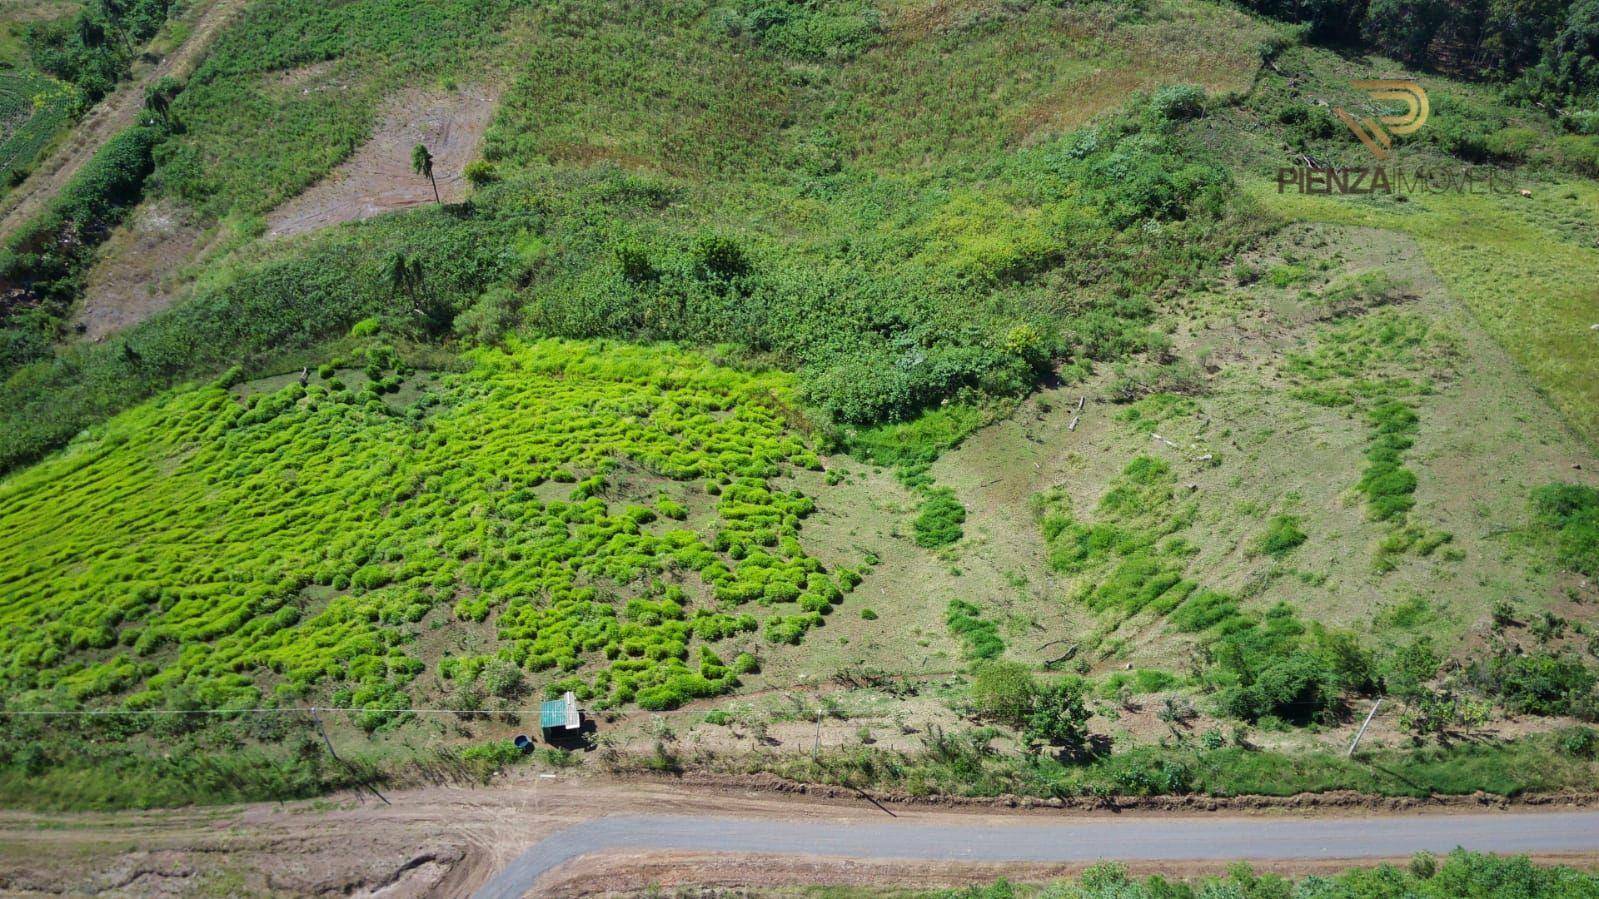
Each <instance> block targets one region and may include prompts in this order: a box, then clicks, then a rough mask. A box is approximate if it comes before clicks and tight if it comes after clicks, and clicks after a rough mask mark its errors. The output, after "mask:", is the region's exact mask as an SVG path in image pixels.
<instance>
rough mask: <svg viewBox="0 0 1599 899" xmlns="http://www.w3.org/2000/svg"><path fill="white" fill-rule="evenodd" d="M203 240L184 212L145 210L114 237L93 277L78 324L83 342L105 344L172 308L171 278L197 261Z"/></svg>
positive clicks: (163, 207) (159, 207)
mask: <svg viewBox="0 0 1599 899" xmlns="http://www.w3.org/2000/svg"><path fill="white" fill-rule="evenodd" d="M200 236H201V230H200V228H199V227H198V226H197V225H195V224H194V222H193V221H192V219H191V218H190V216H189V213H188V212H187V211H186V210H184V209H182V208H181V207H178V206H175V205H172V204H170V203H165V202H156V203H147V204H145V205H143V206H140V207H139V208H138V210H137V211H135V212H134V214H133V216H132V217H131V218H130V219H129V220H128V223H127V225H126V226H125V227H123V228H119V229H118V230H117V232H116V233H115V234H113V235H112V237H111V240H110V241H108V242H107V243H106V245H105V247H104V248H103V249H102V251H101V254H100V260H99V262H98V263H96V265H95V267H94V269H93V271H91V272H90V273H89V284H88V288H87V290H86V291H85V293H84V299H83V304H82V305H81V306H80V307H79V309H78V313H77V319H76V321H75V324H76V325H78V326H81V327H82V328H83V336H84V338H85V339H86V340H100V339H102V338H104V337H105V336H106V335H108V334H113V333H115V332H117V331H120V330H122V329H123V328H127V327H129V326H132V325H136V324H138V323H139V322H141V321H144V320H145V319H147V318H149V317H150V316H152V315H154V314H156V313H157V312H160V311H161V310H162V309H165V308H166V307H168V306H170V305H171V304H172V300H173V298H174V296H175V295H176V290H175V285H174V284H173V283H172V279H173V277H174V276H175V275H176V274H177V273H178V270H179V269H181V268H182V267H183V266H184V264H186V263H187V262H188V261H189V260H190V259H191V258H193V256H194V253H195V251H196V250H197V249H198V247H199V244H200Z"/></svg>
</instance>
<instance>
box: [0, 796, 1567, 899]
mask: <svg viewBox="0 0 1599 899" xmlns="http://www.w3.org/2000/svg"><path fill="white" fill-rule="evenodd" d="M387 795H388V798H389V799H390V800H391V801H392V805H385V804H383V803H380V802H378V801H377V800H375V799H372V798H371V797H368V798H366V800H365V801H359V800H357V799H356V798H354V797H353V796H352V795H350V794H346V795H344V796H341V797H336V798H333V799H331V800H320V801H311V802H295V803H287V804H276V803H262V804H258V805H249V806H234V807H224V808H200V809H178V810H172V811H151V812H125V813H115V814H92V813H91V814H30V813H22V812H0V892H4V893H5V894H6V895H35V894H52V893H54V894H59V893H61V892H66V893H74V894H76V893H103V892H107V891H110V892H117V893H122V894H137V895H153V894H160V895H190V894H217V893H219V892H221V893H228V894H235V895H236V894H245V893H249V894H255V893H271V892H277V893H289V894H295V895H305V894H327V893H337V894H343V895H375V894H381V895H384V896H424V895H451V896H454V895H469V894H472V892H473V891H474V890H476V891H477V895H481V896H517V895H524V894H527V893H529V892H530V891H531V892H534V893H536V894H537V895H541V896H568V895H588V894H592V893H593V892H596V891H602V892H603V891H605V890H630V889H642V888H644V887H645V886H647V885H648V884H651V883H655V884H663V885H674V884H679V885H685V884H713V885H723V886H751V887H761V886H773V885H786V884H819V885H821V884H863V885H870V884H878V885H883V884H893V885H901V886H926V887H938V886H949V885H957V884H962V883H970V882H974V881H988V880H992V879H993V878H994V877H997V876H1000V875H1004V876H1008V877H1011V878H1015V879H1024V880H1043V879H1048V878H1051V877H1058V876H1063V875H1065V874H1068V873H1070V872H1072V871H1075V870H1080V869H1081V868H1082V867H1083V866H1084V865H1085V864H1087V863H1089V862H1092V861H1095V860H1097V859H1100V858H1114V859H1121V860H1124V861H1127V862H1128V863H1129V864H1130V866H1131V867H1132V868H1133V869H1134V870H1135V871H1136V870H1145V871H1149V870H1155V869H1160V870H1166V871H1170V872H1174V873H1215V872H1219V871H1220V870H1221V869H1222V868H1223V866H1224V863H1223V861H1221V860H1224V859H1234V858H1246V859H1250V860H1252V861H1255V862H1256V863H1257V866H1258V867H1262V868H1267V869H1273V870H1281V871H1287V872H1295V873H1303V872H1307V871H1325V870H1336V869H1338V868H1341V867H1345V866H1347V865H1348V864H1350V863H1352V861H1372V860H1375V859H1403V858H1406V857H1408V856H1409V855H1411V854H1412V853H1414V852H1416V851H1419V850H1421V849H1430V850H1433V851H1439V852H1442V851H1447V850H1449V849H1452V848H1454V847H1455V846H1465V847H1468V848H1474V849H1484V850H1494V851H1499V852H1516V853H1527V854H1531V855H1535V856H1540V857H1543V858H1546V859H1552V858H1557V857H1569V856H1580V857H1581V860H1583V861H1588V860H1591V859H1592V858H1593V857H1595V856H1596V855H1599V811H1592V810H1574V809H1571V808H1569V807H1568V808H1565V809H1562V810H1560V811H1550V812H1532V811H1525V810H1518V811H1514V812H1497V813H1495V812H1479V811H1468V812H1455V813H1448V812H1437V811H1433V812H1429V813H1426V814H1420V813H1416V814H1389V815H1371V814H1363V813H1360V812H1354V813H1341V814H1339V815H1336V816H1334V815H1323V816H1315V817H1300V816H1290V815H1287V814H1283V813H1280V812H1279V813H1277V814H1262V815H1245V814H1239V813H1236V812H1233V813H1226V814H1221V813H1217V814H1211V815H1208V816H1207V815H1199V814H1193V813H1188V814H1158V813H1150V812H1127V813H1123V814H1114V813H1110V812H1062V811H1059V810H1035V811H1031V812H1028V811H994V810H960V809H952V808H943V807H927V806H901V805H895V806H892V807H890V808H889V809H888V811H889V812H892V814H893V815H894V816H895V817H892V818H891V817H889V815H888V814H887V813H885V811H884V810H882V809H879V808H877V807H875V806H873V805H871V804H869V803H864V802H861V801H859V800H848V801H842V800H834V801H819V800H817V799H814V798H811V797H807V796H795V795H788V794H779V793H772V792H768V791H764V790H749V789H739V788H732V787H729V786H721V787H692V786H686V785H681V784H677V783H638V782H627V781H620V782H619V781H614V780H610V779H606V778H594V777H585V776H568V775H564V774H563V775H561V776H559V777H549V776H544V777H540V776H538V775H534V774H528V775H522V776H518V777H516V779H515V780H513V781H511V782H509V783H505V784H503V785H499V786H495V787H492V788H482V789H476V788H456V787H433V788H425V789H416V790H405V791H395V792H392V793H389V794H387ZM907 862H914V864H907Z"/></svg>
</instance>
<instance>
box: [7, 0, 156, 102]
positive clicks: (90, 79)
mask: <svg viewBox="0 0 1599 899" xmlns="http://www.w3.org/2000/svg"><path fill="white" fill-rule="evenodd" d="M172 5H173V3H172V0H116V2H109V3H97V4H85V5H84V8H83V9H81V10H80V11H79V12H78V14H77V15H75V16H70V17H67V18H64V19H59V20H55V21H49V20H46V21H42V22H36V23H33V24H30V25H29V26H28V28H27V31H26V32H25V35H24V40H25V42H26V43H27V45H28V53H29V56H30V57H31V58H32V61H33V64H34V65H35V66H37V67H38V68H39V69H40V70H42V71H45V72H49V73H50V74H52V75H54V76H56V77H57V78H59V79H61V80H62V81H65V82H67V83H68V84H71V85H73V86H74V87H76V88H77V89H78V90H79V91H80V92H81V94H82V97H83V102H84V104H85V105H86V106H87V105H92V104H93V103H95V102H97V101H98V100H99V99H100V98H101V97H103V96H105V95H106V94H108V93H110V92H111V90H112V89H113V88H115V87H116V84H117V82H118V81H119V80H121V79H122V78H124V77H126V76H127V74H128V71H129V68H130V67H131V65H132V62H133V58H134V56H135V55H136V54H137V52H138V47H139V45H141V44H143V43H144V42H145V41H147V40H149V39H150V38H152V37H154V36H155V33H156V32H157V31H159V30H160V28H161V26H162V25H163V24H164V23H165V22H166V18H167V13H168V11H169V10H170V9H171V7H172Z"/></svg>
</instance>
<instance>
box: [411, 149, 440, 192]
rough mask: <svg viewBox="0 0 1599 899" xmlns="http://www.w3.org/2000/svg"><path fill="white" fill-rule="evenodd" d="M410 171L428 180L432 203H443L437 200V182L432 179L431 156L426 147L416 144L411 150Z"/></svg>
mask: <svg viewBox="0 0 1599 899" xmlns="http://www.w3.org/2000/svg"><path fill="white" fill-rule="evenodd" d="M411 171H413V172H416V173H417V174H418V175H421V176H422V177H424V178H426V179H428V183H430V184H432V185H433V202H435V203H441V204H442V203H443V202H444V201H443V200H441V199H439V182H438V181H437V180H435V179H434V177H433V154H432V153H429V152H428V148H427V147H424V146H422V145H421V144H417V145H416V146H415V147H413V148H412V149H411Z"/></svg>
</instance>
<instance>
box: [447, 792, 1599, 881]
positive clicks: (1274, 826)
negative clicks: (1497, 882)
mask: <svg viewBox="0 0 1599 899" xmlns="http://www.w3.org/2000/svg"><path fill="white" fill-rule="evenodd" d="M1457 846H1461V847H1464V848H1467V849H1477V850H1483V851H1493V852H1507V853H1564V852H1592V851H1599V812H1567V813H1550V814H1460V815H1427V816H1422V815H1412V816H1408V817H1371V818H1353V819H1342V818H1265V817H1261V818H1218V817H1209V818H1154V817H1139V818H1122V819H1105V818H1096V819H1093V820H1082V819H1078V820H1075V821H1059V822H1050V823H1041V822H1039V821H1038V820H1037V819H1032V820H1030V821H1025V822H1019V823H1015V824H1008V823H1006V824H993V823H988V822H981V823H979V822H974V823H972V824H960V823H953V824H936V825H934V824H914V823H903V824H895V823H888V822H884V823H882V824H858V823H843V822H840V823H817V822H785V821H770V820H761V819H737V818H689V817H681V818H674V817H668V816H658V817H657V816H650V817H636V816H634V817H621V816H618V817H611V818H601V819H599V820H597V821H592V822H589V823H587V824H582V825H579V826H577V827H573V828H570V829H568V830H563V831H561V832H559V833H556V834H553V835H552V836H550V837H549V838H547V839H545V840H544V841H543V842H541V843H539V844H537V845H535V846H533V847H532V848H531V849H529V850H527V851H526V852H524V853H522V855H521V856H520V857H518V858H517V859H516V860H515V861H513V862H511V864H510V865H508V866H507V867H506V868H505V870H504V871H501V872H500V873H499V874H498V875H497V876H496V877H495V878H494V879H493V880H491V881H489V882H488V883H487V884H485V885H484V886H483V888H482V889H481V890H479V891H478V892H477V896H478V897H479V899H499V897H510V896H522V895H525V894H526V893H527V892H528V891H529V890H531V889H532V887H533V884H534V882H535V881H537V880H538V878H539V876H540V875H542V874H544V873H545V872H546V871H549V870H550V869H552V868H554V867H556V866H557V865H560V864H561V863H562V862H566V861H569V860H570V859H573V858H577V857H578V856H580V855H587V854H589V853H592V852H603V851H606V850H614V849H625V850H632V851H642V850H655V849H659V850H697V851H704V852H757V853H794V854H804V855H825V856H837V857H845V858H876V859H930V860H939V861H974V862H1005V861H1027V862H1078V861H1095V860H1097V859H1122V860H1128V861H1148V860H1165V859H1170V860H1173V861H1176V860H1215V859H1234V858H1243V859H1260V860H1265V859H1315V858H1350V859H1357V858H1395V857H1400V856H1407V855H1411V854H1413V853H1416V852H1420V851H1422V850H1424V849H1425V850H1431V851H1433V852H1447V851H1449V850H1451V849H1454V848H1455V847H1457Z"/></svg>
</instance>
